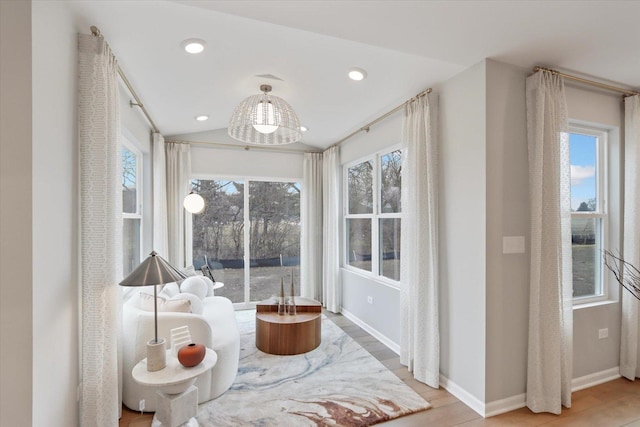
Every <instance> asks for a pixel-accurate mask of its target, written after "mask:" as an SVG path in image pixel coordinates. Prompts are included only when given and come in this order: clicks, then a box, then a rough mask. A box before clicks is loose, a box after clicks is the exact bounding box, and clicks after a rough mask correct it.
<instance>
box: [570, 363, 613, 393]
mask: <svg viewBox="0 0 640 427" xmlns="http://www.w3.org/2000/svg"><path fill="white" fill-rule="evenodd" d="M620 377H621V375H620V367H619V366H616V367H615V368H610V369H605V370H604V371H600V372H594V373H593V374H589V375H585V376H583V377H579V378H574V379H573V380H571V391H572V392H574V391H578V390H582V389H585V388H589V387H593V386H596V385H598V384H602V383H606V382H609V381H613V380H616V379H618V378H620Z"/></svg>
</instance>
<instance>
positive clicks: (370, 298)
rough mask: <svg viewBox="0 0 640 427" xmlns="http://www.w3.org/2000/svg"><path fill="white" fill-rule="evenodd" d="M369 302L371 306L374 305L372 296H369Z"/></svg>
mask: <svg viewBox="0 0 640 427" xmlns="http://www.w3.org/2000/svg"><path fill="white" fill-rule="evenodd" d="M367 302H368V303H369V304H373V297H372V296H368V297H367Z"/></svg>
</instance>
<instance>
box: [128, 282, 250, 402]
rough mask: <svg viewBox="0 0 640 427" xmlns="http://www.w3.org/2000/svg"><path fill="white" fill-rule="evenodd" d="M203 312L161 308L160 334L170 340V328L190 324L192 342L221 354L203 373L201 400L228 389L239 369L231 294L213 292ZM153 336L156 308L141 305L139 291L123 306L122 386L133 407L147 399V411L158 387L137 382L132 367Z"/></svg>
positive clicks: (213, 396) (238, 348) (203, 301)
mask: <svg viewBox="0 0 640 427" xmlns="http://www.w3.org/2000/svg"><path fill="white" fill-rule="evenodd" d="M201 302H202V314H194V313H182V312H158V337H160V338H165V339H166V340H167V349H168V348H169V346H170V345H171V343H170V342H169V337H170V331H171V329H173V328H177V327H179V326H188V327H189V331H190V333H191V338H192V340H193V342H196V343H200V344H204V345H205V346H206V347H209V348H212V349H213V350H215V351H216V353H217V354H218V362H217V363H216V365H215V366H214V367H213V369H211V370H209V371H207V372H205V373H204V374H202V375H200V376H199V377H198V379H197V380H196V383H195V386H196V387H198V403H202V402H206V401H209V400H211V399H215V398H216V397H218V396H220V395H221V394H222V393H224V392H225V391H226V390H228V389H229V387H230V386H231V384H232V383H233V381H234V379H235V377H236V373H237V372H238V361H239V358H240V333H239V331H238V326H237V324H236V318H235V313H234V310H233V304H232V303H231V301H230V300H229V299H228V298H224V297H217V296H210V297H206V298H204V299H203V300H202V301H201ZM153 336H154V321H153V311H147V310H143V309H141V308H140V298H139V295H134V296H132V297H131V298H130V299H129V301H127V302H126V303H125V304H124V307H123V347H122V349H123V354H122V356H123V369H124V372H123V379H124V381H123V390H122V396H123V398H122V401H123V403H124V404H125V406H127V407H128V408H130V409H133V410H138V409H139V405H140V400H141V399H144V400H145V411H149V412H153V411H155V410H156V390H155V389H154V388H153V387H147V386H142V385H140V384H138V383H136V382H135V381H134V380H133V377H132V376H131V370H132V369H133V367H134V366H135V365H136V364H137V363H138V362H139V361H140V360H142V359H144V358H145V357H146V343H147V341H149V340H150V339H153Z"/></svg>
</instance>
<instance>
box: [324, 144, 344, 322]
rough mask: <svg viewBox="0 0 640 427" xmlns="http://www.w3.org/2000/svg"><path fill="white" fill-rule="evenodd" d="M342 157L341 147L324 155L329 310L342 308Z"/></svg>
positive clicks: (327, 300)
mask: <svg viewBox="0 0 640 427" xmlns="http://www.w3.org/2000/svg"><path fill="white" fill-rule="evenodd" d="M341 218H342V215H340V158H339V152H338V147H331V148H329V149H327V150H326V151H325V152H324V153H323V155H322V222H323V243H322V298H323V300H322V301H323V304H324V306H325V307H326V308H327V310H329V311H332V312H334V313H339V312H340V310H341V309H342V283H341V280H340V220H341Z"/></svg>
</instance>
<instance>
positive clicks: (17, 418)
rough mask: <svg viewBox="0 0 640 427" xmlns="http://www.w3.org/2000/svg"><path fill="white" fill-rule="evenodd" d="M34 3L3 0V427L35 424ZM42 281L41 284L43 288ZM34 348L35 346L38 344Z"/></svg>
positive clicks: (0, 21)
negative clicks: (32, 19) (33, 408)
mask: <svg viewBox="0 0 640 427" xmlns="http://www.w3.org/2000/svg"><path fill="white" fill-rule="evenodd" d="M31 71H32V62H31V2H28V1H20V2H13V1H0V94H2V96H0V379H1V380H0V425H2V426H19V425H20V426H22V425H24V426H29V425H31V423H32V413H31V409H32V402H33V400H34V399H33V397H32V393H33V391H34V387H33V384H32V364H33V363H32V355H35V354H37V353H38V351H41V350H40V348H39V347H37V348H35V349H34V341H33V338H34V337H33V317H32V316H33V306H32V301H31V300H32V296H36V293H35V292H32V291H33V287H34V283H36V282H35V281H34V278H33V276H32V261H33V260H32V254H33V246H34V243H32V236H33V232H32V222H33V219H32V198H31V189H32V180H33V178H32V175H31V172H32V166H31V153H32V141H31V126H32V117H31V109H32V100H31V93H32V92H31ZM41 285H45V286H46V283H44V284H38V285H36V287H39V286H41ZM36 344H37V343H36Z"/></svg>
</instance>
